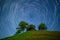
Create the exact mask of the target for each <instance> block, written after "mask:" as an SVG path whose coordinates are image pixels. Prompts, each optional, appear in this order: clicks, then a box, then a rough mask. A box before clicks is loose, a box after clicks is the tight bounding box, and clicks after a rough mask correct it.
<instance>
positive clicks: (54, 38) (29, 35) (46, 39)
mask: <svg viewBox="0 0 60 40" xmlns="http://www.w3.org/2000/svg"><path fill="white" fill-rule="evenodd" d="M1 40H60V32H53V31H28V32H24V33H22V34H17V35H14V36H11V37H8V38H4V39H1Z"/></svg>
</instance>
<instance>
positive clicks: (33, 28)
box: [26, 24, 35, 31]
mask: <svg viewBox="0 0 60 40" xmlns="http://www.w3.org/2000/svg"><path fill="white" fill-rule="evenodd" d="M26 29H27V31H32V30H35V25H33V24H30V25H27V27H26Z"/></svg>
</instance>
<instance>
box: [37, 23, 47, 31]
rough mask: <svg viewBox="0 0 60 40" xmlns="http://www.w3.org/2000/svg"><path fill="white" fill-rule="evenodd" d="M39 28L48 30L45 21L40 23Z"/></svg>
mask: <svg viewBox="0 0 60 40" xmlns="http://www.w3.org/2000/svg"><path fill="white" fill-rule="evenodd" d="M38 29H39V30H47V26H46V25H45V24H44V23H41V24H39V27H38Z"/></svg>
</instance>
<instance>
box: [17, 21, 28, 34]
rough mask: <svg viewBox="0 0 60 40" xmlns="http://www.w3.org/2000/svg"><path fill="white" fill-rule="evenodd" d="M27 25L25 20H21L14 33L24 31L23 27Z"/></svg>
mask: <svg viewBox="0 0 60 40" xmlns="http://www.w3.org/2000/svg"><path fill="white" fill-rule="evenodd" d="M27 25H28V23H27V22H25V21H21V22H20V23H19V25H18V28H17V32H16V33H20V32H21V31H24V29H25V28H26V26H27Z"/></svg>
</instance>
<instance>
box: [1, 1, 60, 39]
mask: <svg viewBox="0 0 60 40" xmlns="http://www.w3.org/2000/svg"><path fill="white" fill-rule="evenodd" d="M22 20H23V21H26V22H28V23H29V24H34V25H35V26H36V29H37V27H38V25H39V24H40V23H45V24H46V26H47V28H48V29H47V30H48V31H60V0H0V38H4V37H7V36H11V35H13V34H15V32H16V28H17V27H18V24H19V22H20V21H22Z"/></svg>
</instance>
